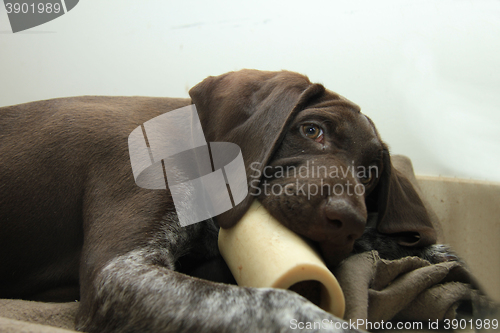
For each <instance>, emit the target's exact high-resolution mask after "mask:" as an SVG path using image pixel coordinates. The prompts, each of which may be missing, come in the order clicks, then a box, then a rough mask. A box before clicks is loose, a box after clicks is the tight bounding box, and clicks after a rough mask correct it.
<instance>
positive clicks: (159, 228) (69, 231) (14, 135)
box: [0, 70, 436, 333]
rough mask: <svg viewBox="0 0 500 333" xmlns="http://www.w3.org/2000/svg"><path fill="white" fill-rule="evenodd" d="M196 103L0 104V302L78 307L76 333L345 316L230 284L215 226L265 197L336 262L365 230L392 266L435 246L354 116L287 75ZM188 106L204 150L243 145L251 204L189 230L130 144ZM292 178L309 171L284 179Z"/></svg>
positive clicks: (263, 77) (254, 79) (215, 92)
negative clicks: (139, 173) (149, 125)
mask: <svg viewBox="0 0 500 333" xmlns="http://www.w3.org/2000/svg"><path fill="white" fill-rule="evenodd" d="M190 96H191V100H189V99H173V98H146V97H97V96H93V97H91V96H87V97H74V98H63V99H52V100H46V101H39V102H33V103H27V104H21V105H16V106H11V107H4V108H0V156H1V160H0V177H1V181H0V221H1V222H0V253H1V257H0V297H3V298H23V299H37V300H49V299H55V298H56V296H57V297H59V298H62V297H63V294H64V295H68V296H69V297H79V299H80V307H79V313H78V315H77V322H76V327H77V329H79V330H83V331H88V332H231V333H235V332H288V331H297V330H292V329H291V327H290V322H291V320H293V319H295V320H297V321H303V322H306V321H322V320H328V321H332V322H336V321H339V320H340V319H339V318H336V317H334V316H333V315H331V314H328V313H326V312H324V311H323V310H321V309H320V308H319V307H317V306H315V305H313V304H312V303H310V302H309V301H307V300H306V299H305V298H303V297H302V296H300V295H298V294H296V293H294V292H292V291H288V290H277V289H255V288H244V287H238V286H236V285H234V280H233V278H232V276H231V274H230V272H229V270H228V268H227V266H226V265H225V263H224V261H223V260H222V258H221V256H220V254H219V252H218V248H217V234H218V229H219V227H222V228H229V227H231V226H233V225H234V224H236V223H237V222H238V220H239V219H240V218H241V217H242V215H243V214H244V213H245V211H246V210H247V209H248V207H249V205H250V204H251V202H252V200H254V199H255V198H257V199H258V200H260V201H261V202H262V204H263V205H264V206H265V207H266V208H267V209H268V210H269V211H270V213H271V214H272V215H274V216H275V217H276V218H277V219H278V220H279V221H280V222H281V223H283V224H284V225H285V226H287V227H288V228H290V229H291V230H293V231H295V232H296V233H298V234H300V235H302V236H304V237H306V238H308V239H310V240H311V241H312V242H313V243H314V244H315V246H316V247H317V249H318V251H319V252H320V254H321V255H322V256H323V258H324V260H325V262H326V263H327V264H328V265H330V266H334V265H336V264H337V263H339V262H340V261H341V260H342V259H343V258H345V257H346V256H348V255H349V253H351V252H352V250H353V246H354V242H355V240H356V239H358V238H360V237H361V236H362V234H363V231H364V230H365V226H366V225H367V223H368V225H369V227H370V232H369V233H368V234H367V235H368V236H366V237H364V239H363V241H361V243H359V242H358V243H357V244H358V245H357V250H358V251H362V250H369V249H371V248H377V249H378V250H381V252H382V254H384V250H383V249H380V247H383V248H384V249H387V250H388V251H386V252H387V254H386V256H387V257H391V256H399V255H404V254H405V253H410V254H419V253H424V252H425V251H426V250H422V249H429V247H428V246H430V245H431V244H433V243H435V239H436V237H435V231H434V229H433V227H432V224H431V222H430V220H429V217H428V215H427V212H426V210H425V208H424V206H423V204H422V202H421V200H420V199H419V197H418V195H417V193H416V192H415V190H414V189H413V187H412V185H411V184H410V183H409V182H408V180H407V179H406V178H405V177H403V176H402V175H401V174H400V173H399V172H398V171H396V170H395V169H394V168H393V167H392V165H391V158H390V155H389V152H388V148H387V146H386V144H384V143H383V141H382V140H381V139H380V137H379V135H378V133H377V130H376V129H375V126H374V124H373V123H372V121H371V120H370V119H369V118H368V117H366V116H365V115H364V114H362V113H361V112H360V109H359V107H358V106H357V105H355V104H353V103H352V102H350V101H348V100H347V99H345V98H343V97H342V96H339V95H338V94H336V93H334V92H331V91H329V90H326V89H325V88H324V87H323V86H322V85H320V84H313V83H311V82H310V81H309V80H308V79H307V77H305V76H302V75H299V74H296V73H293V72H287V71H282V72H261V71H256V70H242V71H238V72H231V73H227V74H224V75H221V76H217V77H209V78H207V79H205V80H204V81H203V82H201V83H199V84H198V85H196V86H195V87H194V88H192V89H191V91H190ZM192 103H193V104H195V105H196V107H197V110H198V114H199V117H200V120H201V124H202V127H203V130H204V132H205V136H206V139H207V141H212V142H215V141H225V142H232V143H235V144H237V145H238V146H239V147H240V148H241V151H242V154H243V159H244V161H245V166H246V172H247V178H248V186H249V187H248V188H249V195H248V196H247V197H246V199H245V200H244V201H243V202H241V203H240V204H239V205H237V206H236V207H235V208H233V209H231V210H229V211H227V212H225V213H223V214H221V215H218V216H216V217H215V218H214V219H210V220H207V221H204V222H200V223H196V224H192V225H189V226H186V227H181V226H180V225H179V222H178V218H177V215H176V211H175V207H174V203H173V200H172V196H171V195H170V192H169V190H168V189H167V190H166V191H165V190H163V191H159V190H146V189H142V188H140V187H138V186H137V185H136V184H135V182H134V178H133V174H132V170H131V163H130V159H129V153H128V146H127V138H128V135H129V134H130V133H131V131H132V130H133V129H134V128H136V127H137V126H139V125H141V124H142V123H144V122H145V121H147V120H149V119H151V118H153V117H156V116H158V115H160V114H163V113H165V112H169V111H171V110H174V109H177V108H180V107H183V106H186V105H189V104H192ZM292 168H295V170H301V171H302V172H298V173H294V174H286V173H284V171H288V170H290V169H292ZM277 186H281V187H282V188H285V189H286V191H272V189H276V188H277ZM313 189H314V191H313ZM279 192H280V193H279ZM367 221H368V222H367ZM387 244H390V245H387ZM395 251H396V252H397V251H399V252H397V253H396V254H395V255H394V253H395ZM405 251H407V252H405ZM63 291H64V293H63V294H61V293H62V292H63ZM72 291H74V292H75V293H76V296H75V295H71V292H72ZM56 292H60V293H59V294H56ZM51 297H52V298H51ZM73 299H74V298H73ZM323 331H328V330H323ZM331 331H332V332H349V330H348V329H335V328H332V329H331Z"/></svg>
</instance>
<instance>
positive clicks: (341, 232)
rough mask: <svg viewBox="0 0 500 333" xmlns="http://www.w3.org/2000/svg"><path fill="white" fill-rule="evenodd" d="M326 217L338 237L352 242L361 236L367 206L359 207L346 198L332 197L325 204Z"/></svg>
mask: <svg viewBox="0 0 500 333" xmlns="http://www.w3.org/2000/svg"><path fill="white" fill-rule="evenodd" d="M324 209H325V217H326V218H327V220H328V222H327V223H328V224H330V227H333V229H334V230H336V233H337V235H336V237H337V238H338V237H340V238H344V239H345V240H346V241H347V242H352V241H354V240H355V239H357V238H359V237H361V235H362V234H363V231H364V230H365V225H366V208H365V207H364V206H361V207H358V206H355V205H354V204H353V203H351V202H349V201H348V200H346V199H344V198H335V197H330V198H328V201H327V203H326V205H325V208H324Z"/></svg>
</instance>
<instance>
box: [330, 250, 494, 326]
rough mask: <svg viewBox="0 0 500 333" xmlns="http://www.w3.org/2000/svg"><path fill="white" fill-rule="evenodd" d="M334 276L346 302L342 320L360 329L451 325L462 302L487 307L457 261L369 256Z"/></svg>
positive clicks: (347, 262) (374, 253)
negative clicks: (396, 324)
mask: <svg viewBox="0 0 500 333" xmlns="http://www.w3.org/2000/svg"><path fill="white" fill-rule="evenodd" d="M334 274H335V276H336V277H337V279H338V281H339V283H340V285H341V287H342V290H343V291H344V295H345V298H346V312H345V316H344V319H346V320H352V321H357V322H358V320H359V322H362V323H366V322H370V323H372V324H374V323H381V322H382V321H384V322H387V321H393V322H395V321H401V322H406V321H420V322H428V321H429V320H430V321H435V320H440V321H443V320H445V319H448V320H453V319H455V318H456V316H457V308H458V307H459V306H460V305H461V304H463V303H464V302H468V303H469V304H472V303H474V304H476V303H478V302H483V303H485V302H486V303H488V302H489V301H488V300H487V298H486V297H485V296H482V295H481V293H480V292H479V291H478V290H477V289H474V288H473V287H471V277H470V274H469V272H468V271H467V269H466V268H465V267H464V265H463V264H462V263H460V262H458V261H449V262H442V263H438V264H430V263H429V262H428V261H426V260H423V259H421V258H418V257H404V258H401V259H398V260H385V259H381V258H380V257H379V255H378V253H377V251H370V252H364V253H360V254H356V255H353V256H351V257H349V258H348V259H346V260H344V261H343V262H342V263H341V264H340V265H339V266H338V267H337V268H336V270H335V272H334ZM473 300H474V302H471V301H473ZM489 306H493V304H490V305H489ZM471 309H472V308H471ZM470 315H471V316H472V313H471V314H470ZM363 326H364V327H359V328H364V329H369V328H370V327H366V324H364V325H363Z"/></svg>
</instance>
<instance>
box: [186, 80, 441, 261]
mask: <svg viewBox="0 0 500 333" xmlns="http://www.w3.org/2000/svg"><path fill="white" fill-rule="evenodd" d="M190 95H191V98H192V101H193V103H194V104H195V105H196V107H197V109H198V113H199V116H200V120H201V122H202V126H203V128H204V131H205V135H206V139H207V141H228V142H233V143H236V144H238V145H239V146H240V148H241V150H242V153H243V158H244V161H245V165H246V171H247V177H248V183H249V196H248V197H247V198H246V199H245V200H244V201H243V202H241V203H240V204H239V205H237V206H236V207H235V208H234V209H232V210H230V211H228V212H226V213H223V214H221V215H219V216H218V217H217V218H216V220H217V222H218V224H219V225H220V226H221V227H222V228H229V227H231V226H233V225H234V224H235V223H237V222H238V220H239V219H240V218H241V217H242V215H243V214H244V213H245V212H246V210H247V209H248V207H249V205H250V203H251V202H252V200H253V199H255V198H256V197H257V198H258V199H259V200H260V201H261V202H262V204H263V205H264V206H265V207H266V208H267V209H268V210H269V212H270V213H271V214H272V215H273V216H274V217H276V218H277V219H278V220H279V221H280V222H281V223H283V224H284V225H285V226H287V227H288V228H290V229H291V230H293V231H295V232H296V233H298V234H300V235H302V236H304V237H306V238H308V239H310V240H312V241H313V242H315V243H317V245H318V247H319V249H320V251H321V252H322V255H323V257H324V259H325V261H326V262H327V264H331V265H334V264H335V263H337V262H338V261H339V260H341V259H342V258H344V257H345V256H347V254H348V253H349V252H351V250H352V247H353V244H354V241H355V240H356V239H357V238H359V237H360V236H361V235H362V233H363V231H364V229H365V226H366V224H367V218H368V215H370V216H376V218H375V219H374V223H376V228H377V230H378V231H379V232H380V233H384V234H390V235H392V236H394V237H395V238H397V240H398V242H399V244H401V245H402V246H426V245H430V244H432V243H434V242H435V240H436V236H435V231H434V229H433V226H432V223H431V222H430V219H429V217H428V215H427V212H426V210H425V208H424V206H423V204H422V201H421V200H420V198H419V197H418V194H417V193H416V191H415V190H414V189H413V186H412V185H411V183H410V182H409V181H408V180H407V179H406V178H405V177H404V176H403V175H402V174H400V173H399V172H398V171H397V170H395V169H394V168H393V166H392V164H391V159H390V155H389V151H388V148H387V146H386V144H384V143H383V141H382V140H381V139H380V137H379V135H378V132H377V130H376V128H375V126H374V124H373V122H372V121H371V120H370V119H369V118H368V117H366V116H365V115H364V114H362V113H361V112H360V109H359V107H358V106H357V105H355V104H353V103H352V102H350V101H348V100H347V99H345V98H343V97H342V96H340V95H338V94H336V93H333V92H331V91H329V90H326V89H325V88H324V87H323V86H322V85H320V84H313V83H311V82H310V81H309V80H308V78H307V77H305V76H303V75H300V74H297V73H293V72H287V71H282V72H262V71H256V70H242V71H238V72H231V73H227V74H224V75H221V76H217V77H209V78H207V79H205V80H204V81H203V82H201V83H200V84H198V85H196V86H195V87H194V88H193V89H191V91H190ZM375 214H376V215H375Z"/></svg>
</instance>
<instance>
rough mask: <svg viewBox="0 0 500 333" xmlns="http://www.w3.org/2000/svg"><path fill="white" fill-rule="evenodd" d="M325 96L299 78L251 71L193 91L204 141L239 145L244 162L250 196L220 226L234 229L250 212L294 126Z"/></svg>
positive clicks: (316, 86) (285, 73) (220, 218)
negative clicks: (268, 166) (297, 117)
mask: <svg viewBox="0 0 500 333" xmlns="http://www.w3.org/2000/svg"><path fill="white" fill-rule="evenodd" d="M324 91H325V88H324V87H323V86H322V85H320V84H312V83H311V82H310V81H309V79H308V78H307V77H305V76H303V75H300V74H297V73H293V72H288V71H281V72H265V71H257V70H248V69H246V70H241V71H237V72H230V73H227V74H223V75H220V76H216V77H208V78H206V79H205V80H203V81H202V82H201V83H199V84H197V85H196V86H194V87H193V88H192V89H191V90H190V91H189V95H190V96H191V100H192V102H193V104H195V105H196V109H197V110H198V115H199V117H200V121H201V125H202V127H203V131H204V133H205V137H206V140H207V141H208V142H216V141H225V142H232V143H235V144H237V145H238V146H239V147H240V148H241V151H242V155H243V159H244V162H245V168H246V173H247V180H248V185H249V195H248V196H247V197H246V198H245V200H243V201H242V202H241V203H240V204H238V205H236V206H235V207H234V208H233V209H231V210H229V211H227V212H225V213H222V214H220V215H218V216H217V217H216V221H217V223H218V224H219V226H221V227H223V228H230V227H231V226H233V225H234V224H236V222H238V221H239V219H240V218H241V217H242V216H243V214H244V213H245V212H246V211H247V209H248V207H249V206H250V204H251V202H252V200H253V196H254V195H255V194H256V192H257V191H258V186H259V183H260V178H261V175H262V171H263V168H264V167H265V166H266V164H267V163H268V162H269V160H270V158H271V157H272V155H273V153H274V152H275V150H276V148H277V147H278V146H279V144H280V143H281V141H282V140H283V137H284V135H285V133H286V131H287V130H288V127H289V126H290V123H291V121H292V120H293V118H294V117H295V115H296V114H297V112H299V111H300V110H302V109H304V108H305V106H306V105H307V104H308V103H309V102H310V101H311V100H313V99H314V98H316V97H318V96H321V95H322V94H323V93H324Z"/></svg>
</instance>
